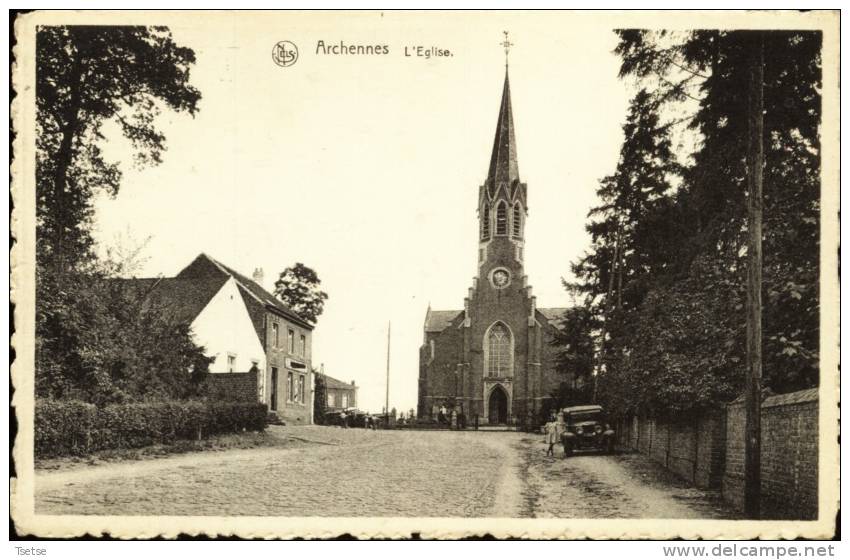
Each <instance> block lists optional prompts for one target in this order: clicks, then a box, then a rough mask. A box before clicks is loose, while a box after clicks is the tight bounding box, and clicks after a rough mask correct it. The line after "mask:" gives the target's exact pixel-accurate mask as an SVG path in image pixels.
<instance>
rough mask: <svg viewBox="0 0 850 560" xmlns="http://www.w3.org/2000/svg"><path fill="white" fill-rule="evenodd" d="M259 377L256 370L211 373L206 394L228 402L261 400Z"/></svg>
mask: <svg viewBox="0 0 850 560" xmlns="http://www.w3.org/2000/svg"><path fill="white" fill-rule="evenodd" d="M258 377H259V373H257V372H255V371H245V372H230V373H210V374H208V375H207V378H206V380H205V390H204V394H205V395H206V396H209V397H212V398H215V399H217V400H222V401H227V402H254V403H255V402H259V392H258V386H257V385H258V382H259V379H258Z"/></svg>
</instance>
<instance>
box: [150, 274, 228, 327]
mask: <svg viewBox="0 0 850 560" xmlns="http://www.w3.org/2000/svg"><path fill="white" fill-rule="evenodd" d="M225 282H227V278H226V277H217V278H185V279H184V278H163V279H162V280H160V281H159V282H158V283H157V284H156V285H155V286H153V288H152V289H151V291H150V294H149V295H148V298H147V301H146V302H145V305H146V307H148V308H151V309H153V308H159V309H160V310H162V312H163V313H166V314H168V315H170V316H172V317H173V318H175V319H176V320H178V321H180V322H186V323H191V322H192V321H194V320H195V318H196V317H197V316H198V315H200V314H201V311H203V310H204V308H205V307H206V306H207V304H208V303H209V302H210V300H211V299H212V298H213V297H214V296H215V295H216V294H217V293H218V291H219V290H221V287H222V286H223V285H224V283H225Z"/></svg>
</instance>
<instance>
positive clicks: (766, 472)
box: [617, 389, 818, 519]
mask: <svg viewBox="0 0 850 560" xmlns="http://www.w3.org/2000/svg"><path fill="white" fill-rule="evenodd" d="M744 421H745V415H744V401H743V399H738V400H736V401H734V402H732V403H729V404H728V405H726V407H724V409H722V410H719V411H716V412H713V413H710V414H703V415H700V416H697V417H691V418H682V419H672V420H662V419H657V418H649V417H639V416H633V417H630V418H628V419H626V420H623V421H621V422H619V424H618V434H617V439H618V444H619V447H620V448H621V449H629V450H634V451H637V452H639V453H641V454H644V455H647V456H648V457H650V458H651V459H652V460H653V461H655V462H657V463H659V464H661V465H663V466H665V467H666V468H667V469H669V470H670V471H672V472H674V473H676V474H678V475H679V476H681V477H682V478H684V479H685V480H687V481H689V482H690V483H692V484H693V485H694V486H697V487H698V488H714V489H719V490H721V492H722V495H723V498H724V500H726V501H727V502H729V503H730V504H731V505H732V506H733V507H735V508H737V509H742V508H743V502H744V493H743V490H744V488H743V480H744ZM761 423H762V424H761V428H762V430H761V432H762V436H761V437H762V440H761V446H762V455H761V478H762V517H763V518H772V519H816V518H817V512H818V390H817V389H808V390H805V391H798V392H796V393H788V394H785V395H774V396H771V397H768V398H766V399H765V400H764V402H763V403H762V419H761Z"/></svg>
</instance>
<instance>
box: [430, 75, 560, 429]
mask: <svg viewBox="0 0 850 560" xmlns="http://www.w3.org/2000/svg"><path fill="white" fill-rule="evenodd" d="M527 217H528V190H527V186H526V184H525V183H523V182H521V181H520V178H519V168H518V164H517V151H516V139H515V137H514V121H513V115H512V110H511V91H510V82H509V79H508V74H507V71H506V73H505V82H504V87H503V90H502V102H501V107H500V109H499V117H498V123H497V126H496V135H495V139H494V141H493V151H492V155H491V157H490V166H489V169H488V171H487V179H486V181H485V182H484V184H483V185H481V186H480V187H479V195H478V220H479V229H478V237H479V239H478V241H479V242H478V266H477V269H478V274H477V275H476V277H475V278H474V279H473V283H472V287H471V288H469V293H468V295H467V297H466V298H464V307H463V309H459V310H450V311H438V310H432V309H431V308H430V306H429V308H428V311H427V313H426V316H425V328H424V330H425V333H424V341H423V345H422V346H421V348H420V354H419V402H418V406H419V410H418V414H419V416H420V417H436V415H437V411H438V410H439V409H440V408H441V407H442V406H445V407H446V408H447V409H451V408H453V407H457V408H458V409H459V410H462V411H463V413H464V415H465V416H466V417H467V419H468V420H469V421H474V418H475V417H476V416H477V417H478V421H479V423H481V424H507V423H522V422H524V421H527V420H531V418H536V417H537V414H538V413H539V411H540V409H541V405H542V401H543V400H544V399H546V398H548V397H549V396H550V395H551V394H552V393H553V392H555V391H556V390H557V389H558V387H559V385H560V383H561V382H569V381H571V380H570V379H569V378H567V377H566V376H564V375H563V374H560V373H558V372H557V371H556V368H555V358H556V353H557V350H556V349H555V348H554V347H553V345H552V336H553V334H554V331H555V329H557V328H558V325H559V322H560V317H561V316H562V314H563V312H564V311H565V309H563V308H539V307H537V300H536V298H535V296H534V295H533V294H532V290H531V286H530V285H529V284H528V279H527V277H526V276H525V272H524V267H523V260H524V256H525V255H524V249H525V225H526V218H527Z"/></svg>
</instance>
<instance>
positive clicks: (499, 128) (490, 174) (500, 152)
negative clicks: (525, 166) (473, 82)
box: [487, 68, 519, 196]
mask: <svg viewBox="0 0 850 560" xmlns="http://www.w3.org/2000/svg"><path fill="white" fill-rule="evenodd" d="M515 181H517V182H518V181H519V166H518V165H517V157H516V138H515V135H514V117H513V112H512V111H511V84H510V80H509V79H508V71H507V68H506V69H505V85H504V86H503V87H502V104H501V106H500V107H499V120H498V122H497V123H496V136H495V138H494V139H493V153H492V154H491V156H490V168H489V169H488V171H487V187H488V188H489V189H490V195H491V196H493V195H494V193H495V192H496V189H497V188H498V186H499V185H500V184H503V183H504V184H505V185H508V188H510V187H511V186H512V185H513V184H514V182H515Z"/></svg>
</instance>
